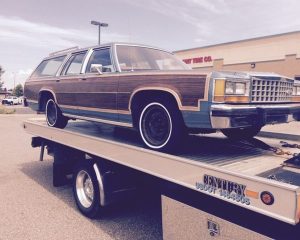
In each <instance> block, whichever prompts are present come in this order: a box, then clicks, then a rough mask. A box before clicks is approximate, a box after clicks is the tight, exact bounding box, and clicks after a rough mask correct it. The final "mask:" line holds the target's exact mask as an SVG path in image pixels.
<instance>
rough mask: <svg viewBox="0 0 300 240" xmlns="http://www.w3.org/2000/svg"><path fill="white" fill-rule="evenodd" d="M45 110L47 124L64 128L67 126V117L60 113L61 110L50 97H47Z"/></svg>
mask: <svg viewBox="0 0 300 240" xmlns="http://www.w3.org/2000/svg"><path fill="white" fill-rule="evenodd" d="M45 112H46V121H47V124H48V126H50V127H56V128H65V127H66V126H67V124H68V118H66V117H65V116H63V115H62V112H61V110H60V109H59V107H58V106H57V104H56V103H55V101H54V100H53V99H52V98H50V99H48V101H47V103H46V109H45Z"/></svg>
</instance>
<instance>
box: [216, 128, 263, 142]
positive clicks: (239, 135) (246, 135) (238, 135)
mask: <svg viewBox="0 0 300 240" xmlns="http://www.w3.org/2000/svg"><path fill="white" fill-rule="evenodd" d="M261 128H262V127H261V126H252V127H245V128H232V129H222V130H221V132H222V133H223V134H224V135H225V136H226V137H228V138H230V139H234V140H244V139H251V138H253V137H254V136H256V135H257V134H258V133H259V132H260V130H261Z"/></svg>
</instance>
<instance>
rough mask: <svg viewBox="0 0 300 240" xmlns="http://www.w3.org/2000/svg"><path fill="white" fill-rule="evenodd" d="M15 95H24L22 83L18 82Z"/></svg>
mask: <svg viewBox="0 0 300 240" xmlns="http://www.w3.org/2000/svg"><path fill="white" fill-rule="evenodd" d="M13 95H15V96H17V97H21V96H23V86H22V84H18V85H17V86H16V87H15V89H14V90H13Z"/></svg>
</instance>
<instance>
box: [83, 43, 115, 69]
mask: <svg viewBox="0 0 300 240" xmlns="http://www.w3.org/2000/svg"><path fill="white" fill-rule="evenodd" d="M92 64H101V65H102V72H114V71H115V69H114V67H113V65H112V62H111V58H110V49H109V48H104V49H96V50H94V51H93V53H92V55H91V57H90V59H89V62H88V64H87V67H86V73H91V72H92V71H91V66H92Z"/></svg>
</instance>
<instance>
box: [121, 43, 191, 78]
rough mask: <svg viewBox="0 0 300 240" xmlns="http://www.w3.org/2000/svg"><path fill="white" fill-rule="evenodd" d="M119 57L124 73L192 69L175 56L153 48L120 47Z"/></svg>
mask: <svg viewBox="0 0 300 240" xmlns="http://www.w3.org/2000/svg"><path fill="white" fill-rule="evenodd" d="M117 56H118V61H119V66H120V68H121V71H122V72H126V71H145V70H188V69H190V68H189V67H188V66H187V65H186V64H185V63H184V62H182V61H181V60H180V59H178V58H177V57H175V56H174V55H173V54H171V53H168V52H165V51H162V50H158V49H153V48H147V47H138V46H126V45H118V46H117Z"/></svg>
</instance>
